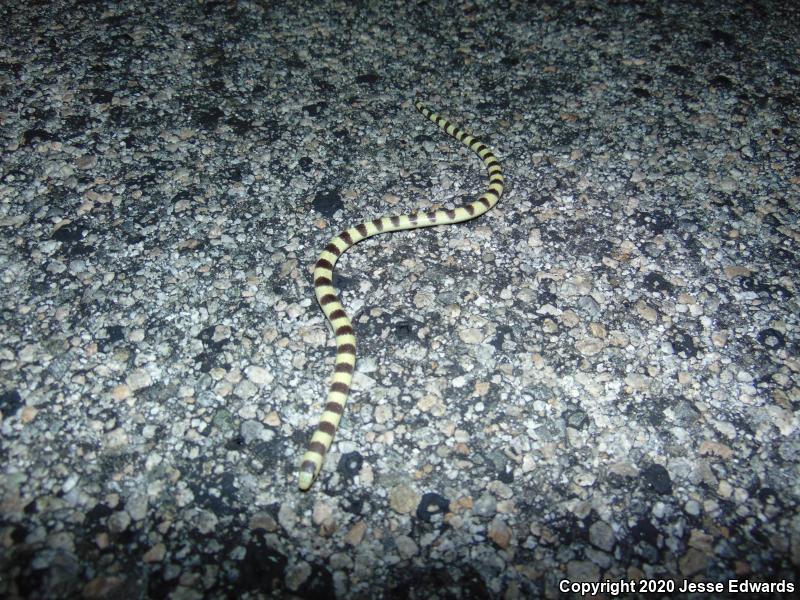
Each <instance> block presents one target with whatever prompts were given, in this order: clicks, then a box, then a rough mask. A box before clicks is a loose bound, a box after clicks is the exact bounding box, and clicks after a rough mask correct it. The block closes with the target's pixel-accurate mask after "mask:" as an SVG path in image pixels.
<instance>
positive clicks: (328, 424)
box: [298, 99, 503, 490]
mask: <svg viewBox="0 0 800 600" xmlns="http://www.w3.org/2000/svg"><path fill="white" fill-rule="evenodd" d="M414 106H415V107H416V108H417V110H418V111H419V112H421V113H422V114H423V115H424V116H426V117H427V118H428V119H430V120H431V121H433V122H434V123H436V125H438V126H439V127H440V128H441V129H443V130H444V131H445V132H447V134H448V135H450V136H452V137H454V138H456V139H457V140H458V141H459V142H461V143H462V144H464V145H465V146H469V147H470V149H471V150H472V151H473V152H475V153H476V154H477V155H478V156H479V157H480V158H481V160H482V161H483V164H484V166H485V167H486V171H487V172H488V175H489V188H488V189H487V190H486V191H485V192H484V193H483V194H481V195H480V197H479V198H478V199H477V200H474V201H473V202H469V203H468V204H464V205H463V206H459V207H457V208H453V209H450V210H435V211H430V212H414V213H411V214H408V215H399V216H396V217H380V218H379V219H374V220H372V221H365V222H364V223H361V224H359V225H356V226H355V227H351V228H349V229H347V230H345V231H343V232H342V233H340V234H339V235H337V236H336V237H334V238H333V239H332V240H331V241H330V242H329V243H328V245H327V246H326V247H325V250H323V251H322V254H320V256H319V260H317V263H316V265H315V267H314V292H315V293H316V295H317V300H318V301H319V305H320V307H322V312H324V313H325V316H326V317H327V319H328V321H330V323H331V326H332V327H333V331H334V334H335V335H336V366H335V367H334V370H333V379H332V381H331V386H330V389H329V391H328V399H327V403H326V404H325V410H324V412H323V413H322V417H321V418H320V421H319V425H318V426H317V430H316V431H315V432H314V435H313V436H312V437H311V441H310V442H309V444H308V450H307V451H306V453H305V454H304V455H303V461H302V463H301V465H300V478H299V482H298V483H299V486H300V489H301V490H307V489H308V488H309V487H311V484H312V483H313V481H314V478H315V477H316V476H317V474H318V473H319V471H320V469H321V468H322V461H323V459H324V458H325V453H326V452H327V451H328V449H329V448H330V446H331V442H332V441H333V436H334V435H335V434H336V427H337V426H338V425H339V420H340V419H341V418H342V413H343V412H344V405H345V402H347V395H348V393H349V392H350V383H351V381H352V379H353V369H354V368H355V365H356V338H355V335H354V334H353V324H352V323H351V321H350V318H349V317H348V316H347V313H345V311H344V307H343V306H342V303H341V302H340V301H339V297H338V296H337V295H336V290H335V289H334V288H333V284H332V282H333V267H334V265H335V264H336V261H337V260H338V259H339V257H340V256H341V255H342V254H343V253H344V252H345V251H347V249H348V248H350V247H351V246H353V245H354V244H357V243H358V242H360V241H361V240H364V239H366V238H368V237H372V236H373V235H377V234H379V233H387V232H390V231H400V230H403V229H416V228H418V227H430V226H431V225H445V224H449V223H461V222H462V221H468V220H470V219H474V218H475V217H479V216H480V215H482V214H483V213H485V212H486V211H487V210H489V209H490V208H492V207H493V206H494V205H495V204H497V201H498V200H500V196H501V195H502V194H503V173H502V169H501V168H500V163H499V162H498V160H497V158H495V156H494V154H493V153H492V151H491V150H490V149H489V148H488V147H487V146H486V145H485V144H483V143H482V142H481V141H480V140H479V139H477V138H475V137H473V136H471V135H469V134H468V133H465V132H464V131H462V130H461V128H460V127H459V126H458V125H455V124H454V123H451V122H450V121H448V120H447V119H445V118H443V117H440V116H439V115H437V114H436V113H435V112H433V111H432V110H430V109H429V108H427V107H426V106H425V105H424V104H423V103H422V102H421V101H420V100H419V99H416V100H415V101H414Z"/></svg>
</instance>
